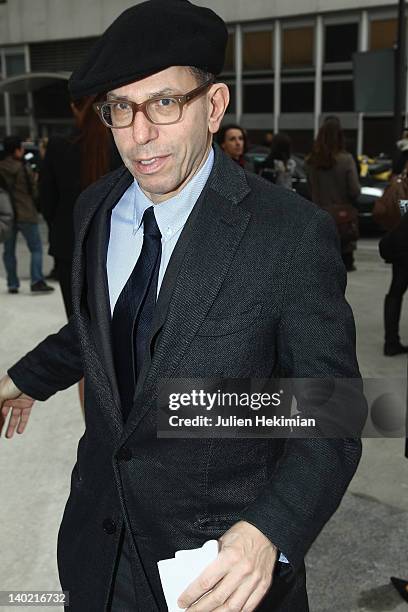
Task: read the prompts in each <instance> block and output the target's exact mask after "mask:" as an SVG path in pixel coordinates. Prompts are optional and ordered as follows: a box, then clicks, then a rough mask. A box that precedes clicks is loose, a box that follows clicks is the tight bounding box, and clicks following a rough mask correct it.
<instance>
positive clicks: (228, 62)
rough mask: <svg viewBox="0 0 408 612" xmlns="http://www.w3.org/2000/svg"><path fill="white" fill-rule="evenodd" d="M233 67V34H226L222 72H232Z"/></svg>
mask: <svg viewBox="0 0 408 612" xmlns="http://www.w3.org/2000/svg"><path fill="white" fill-rule="evenodd" d="M234 67H235V34H234V33H233V32H230V33H229V34H228V42H227V50H226V52H225V62H224V69H223V72H232V71H233V70H234Z"/></svg>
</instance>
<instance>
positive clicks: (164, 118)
mask: <svg viewBox="0 0 408 612" xmlns="http://www.w3.org/2000/svg"><path fill="white" fill-rule="evenodd" d="M212 83H213V80H212V79H211V80H209V81H206V82H205V83H203V84H202V85H200V87H197V88H196V89H193V90H192V91H189V92H188V93H186V94H184V95H183V96H166V97H163V96H156V97H154V98H149V99H148V100H145V101H144V102H141V103H140V104H137V103H136V102H133V101H132V100H128V99H127V98H116V99H115V100H112V101H111V100H108V101H107V102H96V103H95V104H93V108H94V110H95V111H96V112H97V113H98V115H99V117H100V119H101V120H102V122H103V123H104V124H105V125H107V126H108V127H109V128H115V129H117V128H119V129H120V128H127V127H130V126H131V125H132V123H133V121H134V118H135V115H136V113H137V112H138V111H141V112H142V113H143V114H144V116H145V117H146V119H148V120H149V121H150V122H151V123H154V124H156V125H170V124H172V123H177V122H178V121H180V119H181V116H182V114H183V108H184V106H185V104H187V103H188V102H190V101H191V100H193V99H194V98H197V96H199V95H200V94H201V93H203V92H204V91H205V90H206V89H207V88H208V87H209V86H210V85H212Z"/></svg>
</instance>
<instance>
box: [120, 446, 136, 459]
mask: <svg viewBox="0 0 408 612" xmlns="http://www.w3.org/2000/svg"><path fill="white" fill-rule="evenodd" d="M116 457H117V458H118V459H119V461H130V460H131V459H132V457H133V455H132V451H131V450H130V448H127V447H126V446H123V447H122V448H120V449H119V450H118V452H117V455H116Z"/></svg>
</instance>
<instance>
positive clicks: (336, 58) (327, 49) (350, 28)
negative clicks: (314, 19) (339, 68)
mask: <svg viewBox="0 0 408 612" xmlns="http://www.w3.org/2000/svg"><path fill="white" fill-rule="evenodd" d="M357 50H358V23H342V24H338V25H327V26H326V34H325V46H324V61H325V62H326V63H327V64H331V63H335V62H351V61H352V59H353V57H352V56H353V53H355V52H356V51H357Z"/></svg>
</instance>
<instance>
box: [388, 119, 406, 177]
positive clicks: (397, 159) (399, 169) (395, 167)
mask: <svg viewBox="0 0 408 612" xmlns="http://www.w3.org/2000/svg"><path fill="white" fill-rule="evenodd" d="M396 144H397V149H398V151H397V153H396V155H395V156H394V159H393V162H392V173H393V174H402V173H403V172H404V170H407V167H408V130H407V129H405V130H404V132H403V134H402V138H401V140H398V142H397V143H396Z"/></svg>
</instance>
